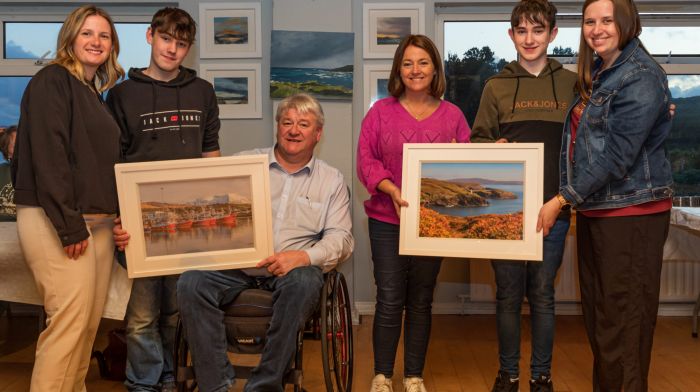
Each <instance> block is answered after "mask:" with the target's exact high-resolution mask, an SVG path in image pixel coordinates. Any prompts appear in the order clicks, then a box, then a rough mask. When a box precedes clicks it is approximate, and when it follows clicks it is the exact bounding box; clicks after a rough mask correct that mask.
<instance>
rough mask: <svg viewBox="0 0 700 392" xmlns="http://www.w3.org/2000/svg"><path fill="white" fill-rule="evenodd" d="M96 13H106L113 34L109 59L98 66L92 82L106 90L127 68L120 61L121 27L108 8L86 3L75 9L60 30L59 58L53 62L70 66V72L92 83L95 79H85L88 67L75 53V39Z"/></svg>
mask: <svg viewBox="0 0 700 392" xmlns="http://www.w3.org/2000/svg"><path fill="white" fill-rule="evenodd" d="M94 15H97V16H101V17H103V18H104V19H105V20H106V21H107V22H108V23H109V27H110V30H111V37H112V50H111V51H110V52H109V55H108V56H107V61H105V62H104V63H103V64H101V65H100V66H99V67H98V68H97V71H96V72H95V80H94V82H92V83H94V86H95V88H97V91H99V92H103V91H105V90H108V89H110V88H111V87H112V86H114V85H115V84H116V83H117V81H118V80H119V79H120V78H122V77H123V76H124V70H123V69H122V67H121V66H120V65H119V63H118V62H117V57H118V56H119V37H117V30H116V29H115V28H114V22H112V18H111V17H110V16H109V14H108V13H107V12H106V11H105V10H103V9H101V8H97V7H95V6H94V5H84V6H82V7H80V8H76V9H75V10H74V11H73V12H71V13H70V15H68V17H67V18H66V20H65V21H64V22H63V26H61V31H60V32H59V33H58V40H57V42H56V59H55V60H54V61H52V63H53V64H58V65H60V66H62V67H64V68H66V69H67V70H68V72H70V73H71V74H73V76H75V77H76V78H78V80H81V81H82V82H83V83H85V84H88V85H90V83H91V82H90V81H88V80H85V70H84V69H83V65H82V63H80V61H79V60H78V59H77V57H76V56H75V53H73V43H74V42H75V39H76V37H77V36H78V33H80V28H81V27H83V24H84V23H85V20H86V19H87V18H88V17H90V16H94Z"/></svg>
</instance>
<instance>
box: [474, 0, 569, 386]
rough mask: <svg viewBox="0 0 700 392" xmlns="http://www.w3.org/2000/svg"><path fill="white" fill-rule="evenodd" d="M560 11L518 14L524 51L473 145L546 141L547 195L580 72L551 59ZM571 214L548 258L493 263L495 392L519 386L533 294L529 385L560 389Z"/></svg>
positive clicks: (530, 7)
mask: <svg viewBox="0 0 700 392" xmlns="http://www.w3.org/2000/svg"><path fill="white" fill-rule="evenodd" d="M556 13H557V9H556V7H555V6H554V4H552V3H550V2H549V1H547V0H523V1H521V2H520V3H519V4H518V5H516V6H515V8H514V9H513V12H512V13H511V19H510V23H511V28H510V29H508V35H509V36H510V38H511V39H512V40H513V44H514V45H515V49H516V50H517V52H518V61H513V62H511V63H510V64H508V65H506V67H505V68H504V69H503V71H501V72H500V73H499V74H497V75H495V76H494V77H492V78H491V79H489V81H488V82H487V83H486V86H485V87H484V92H483V93H482V95H481V103H480V104H479V111H478V113H477V115H476V119H475V120H474V127H473V128H472V137H471V140H472V142H497V143H499V142H500V143H507V142H520V143H528V142H530V143H544V166H545V167H544V200H549V199H551V198H552V197H553V196H554V195H555V194H557V192H558V187H559V177H558V176H559V150H560V147H561V137H562V129H563V127H564V119H565V117H566V113H567V111H568V109H569V106H570V105H571V102H573V98H574V84H575V83H576V74H575V73H574V72H571V71H568V70H566V69H564V68H563V67H562V65H561V64H560V63H559V62H557V61H556V60H554V59H550V58H548V57H547V47H548V46H549V44H550V43H551V42H552V41H554V38H555V37H556V36H557V26H556ZM568 230H569V211H568V210H566V211H562V213H561V214H560V216H559V217H558V219H557V221H556V223H555V224H554V226H552V229H551V231H550V233H549V235H547V236H546V237H545V238H544V244H543V261H542V262H529V261H515V262H514V261H501V260H494V261H493V262H492V264H491V265H492V266H493V270H494V272H495V275H496V287H497V291H496V299H497V307H496V324H497V329H498V355H499V362H500V368H499V372H498V376H497V377H496V381H495V383H494V386H493V389H492V390H493V391H496V392H501V391H503V392H516V391H518V387H519V378H518V373H519V369H518V362H519V361H520V308H521V305H522V302H523V297H524V296H525V295H527V298H528V302H529V303H530V315H531V316H530V318H531V322H532V358H531V362H530V390H531V391H553V386H552V380H551V376H550V375H551V373H550V369H551V364H552V347H553V343H554V279H555V277H556V275H557V271H558V269H559V266H560V265H561V261H562V255H563V252H564V243H565V240H566V233H567V232H568Z"/></svg>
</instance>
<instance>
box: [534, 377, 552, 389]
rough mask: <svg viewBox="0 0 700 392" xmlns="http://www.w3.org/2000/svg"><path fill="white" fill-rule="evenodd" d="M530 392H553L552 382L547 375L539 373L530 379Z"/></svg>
mask: <svg viewBox="0 0 700 392" xmlns="http://www.w3.org/2000/svg"><path fill="white" fill-rule="evenodd" d="M530 392H554V384H552V378H551V377H550V376H549V375H544V374H543V375H541V376H539V377H537V378H536V379H534V380H530Z"/></svg>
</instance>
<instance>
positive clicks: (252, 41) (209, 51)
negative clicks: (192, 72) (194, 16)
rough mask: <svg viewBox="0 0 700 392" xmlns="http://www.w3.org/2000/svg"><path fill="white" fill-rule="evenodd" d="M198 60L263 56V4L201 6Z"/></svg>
mask: <svg viewBox="0 0 700 392" xmlns="http://www.w3.org/2000/svg"><path fill="white" fill-rule="evenodd" d="M199 26H200V27H199V28H200V34H199V57H200V58H203V59H208V58H237V57H238V58H241V57H243V58H257V57H262V26H261V11H260V3H201V4H199Z"/></svg>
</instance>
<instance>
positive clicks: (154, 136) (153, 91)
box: [151, 82, 158, 140]
mask: <svg viewBox="0 0 700 392" xmlns="http://www.w3.org/2000/svg"><path fill="white" fill-rule="evenodd" d="M151 102H152V103H153V110H151V113H153V114H154V115H155V113H156V84H155V82H151ZM157 139H158V132H156V122H155V121H153V126H152V127H151V140H157Z"/></svg>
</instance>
